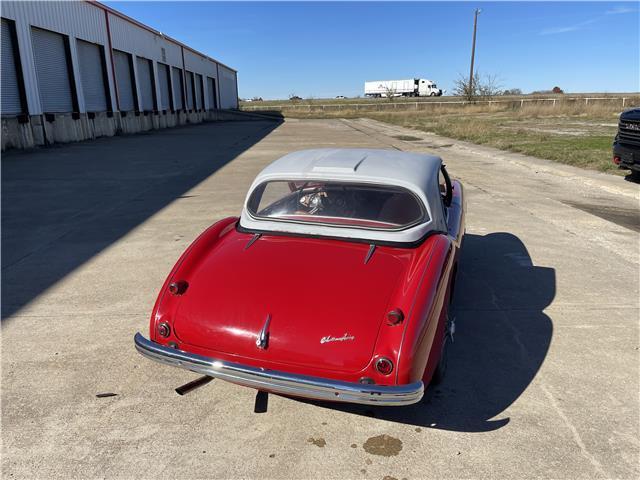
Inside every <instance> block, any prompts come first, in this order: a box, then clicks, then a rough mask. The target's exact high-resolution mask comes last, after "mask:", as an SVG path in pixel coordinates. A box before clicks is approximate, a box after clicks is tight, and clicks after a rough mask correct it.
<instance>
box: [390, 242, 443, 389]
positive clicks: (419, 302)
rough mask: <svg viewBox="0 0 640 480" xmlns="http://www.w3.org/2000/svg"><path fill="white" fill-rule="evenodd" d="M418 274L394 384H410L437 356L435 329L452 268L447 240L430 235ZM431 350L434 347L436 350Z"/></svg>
mask: <svg viewBox="0 0 640 480" xmlns="http://www.w3.org/2000/svg"><path fill="white" fill-rule="evenodd" d="M432 243H433V244H432V248H431V249H430V251H429V255H428V258H427V259H426V263H423V264H422V265H421V275H420V276H419V278H417V279H414V285H413V287H414V288H412V289H411V293H412V299H411V305H410V307H409V310H408V312H407V317H406V320H405V326H404V331H403V332H402V339H401V341H400V344H399V345H400V347H399V353H398V366H397V370H396V376H397V377H396V378H397V383H399V384H401V383H410V382H412V381H414V380H418V379H420V378H422V376H423V374H424V372H425V368H427V363H428V361H429V358H431V357H433V356H439V348H440V347H441V343H442V342H441V341H438V342H434V338H435V337H436V331H439V330H442V329H441V328H440V329H439V328H438V327H440V324H441V323H442V321H443V318H444V316H443V309H444V307H445V303H446V300H447V295H448V291H449V289H448V286H449V283H450V275H451V273H452V270H453V263H454V255H453V253H454V248H453V242H452V241H451V239H450V238H449V237H448V236H446V235H442V234H438V235H434V236H433V238H432ZM435 350H438V351H437V352H436V351H435Z"/></svg>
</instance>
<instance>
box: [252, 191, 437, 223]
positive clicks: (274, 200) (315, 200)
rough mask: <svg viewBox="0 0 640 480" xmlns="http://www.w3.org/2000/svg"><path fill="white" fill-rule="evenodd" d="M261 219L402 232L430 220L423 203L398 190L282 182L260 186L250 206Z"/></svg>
mask: <svg viewBox="0 0 640 480" xmlns="http://www.w3.org/2000/svg"><path fill="white" fill-rule="evenodd" d="M247 209H248V212H249V214H250V215H251V216H253V217H254V218H257V219H264V220H277V221H284V222H296V223H313V224H324V225H330V226H340V227H356V228H367V229H379V230H398V229H403V228H407V227H409V226H412V225H415V224H417V223H420V222H423V221H428V219H429V218H428V215H427V213H426V211H425V209H424V207H423V205H422V202H421V201H420V199H419V198H418V197H417V196H416V195H414V194H413V193H411V192H410V191H408V190H406V189H404V188H401V187H395V186H382V185H369V184H362V183H343V182H330V181H315V180H314V181H299V180H292V181H283V180H276V181H271V182H265V183H263V184H261V185H258V186H257V187H256V188H255V189H254V190H253V193H252V194H251V197H250V198H249V202H248V204H247Z"/></svg>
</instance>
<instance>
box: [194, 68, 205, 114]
mask: <svg viewBox="0 0 640 480" xmlns="http://www.w3.org/2000/svg"><path fill="white" fill-rule="evenodd" d="M196 108H197V109H201V108H204V101H203V98H202V75H198V74H197V73H196Z"/></svg>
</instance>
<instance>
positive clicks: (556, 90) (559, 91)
mask: <svg viewBox="0 0 640 480" xmlns="http://www.w3.org/2000/svg"><path fill="white" fill-rule="evenodd" d="M551 92H552V93H564V90H562V89H561V88H560V87H553V90H551Z"/></svg>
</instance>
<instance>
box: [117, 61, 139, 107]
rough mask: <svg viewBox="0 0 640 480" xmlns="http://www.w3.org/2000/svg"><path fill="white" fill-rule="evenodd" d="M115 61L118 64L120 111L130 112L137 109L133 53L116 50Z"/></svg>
mask: <svg viewBox="0 0 640 480" xmlns="http://www.w3.org/2000/svg"><path fill="white" fill-rule="evenodd" d="M113 61H114V63H115V64H116V83H117V85H118V100H119V102H120V111H122V112H129V111H131V110H135V108H136V107H135V96H134V94H133V78H132V76H131V55H129V54H128V53H124V52H119V51H117V50H114V51H113Z"/></svg>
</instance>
